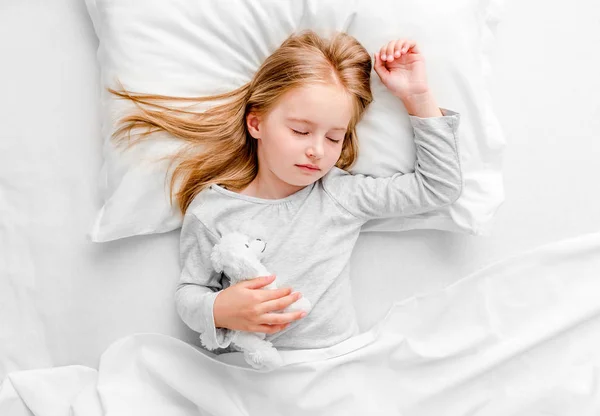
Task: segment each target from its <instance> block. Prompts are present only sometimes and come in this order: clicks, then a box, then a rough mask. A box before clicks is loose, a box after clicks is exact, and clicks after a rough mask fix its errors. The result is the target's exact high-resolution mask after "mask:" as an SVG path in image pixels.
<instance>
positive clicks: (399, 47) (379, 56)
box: [374, 39, 429, 101]
mask: <svg viewBox="0 0 600 416" xmlns="http://www.w3.org/2000/svg"><path fill="white" fill-rule="evenodd" d="M374 68H375V72H377V75H379V78H380V79H381V82H382V83H383V84H384V85H385V86H386V87H387V88H388V89H389V90H390V92H391V93H392V94H394V95H395V96H396V97H398V98H400V99H401V100H403V101H404V100H406V99H408V98H410V97H411V96H415V95H419V94H423V93H426V92H428V91H429V86H428V84H427V77H426V73H425V60H424V58H423V55H421V53H420V50H419V48H418V47H417V43H416V42H415V41H412V40H406V39H398V40H392V41H390V42H389V43H388V44H387V45H384V46H382V47H381V49H380V50H379V52H377V53H375V65H374Z"/></svg>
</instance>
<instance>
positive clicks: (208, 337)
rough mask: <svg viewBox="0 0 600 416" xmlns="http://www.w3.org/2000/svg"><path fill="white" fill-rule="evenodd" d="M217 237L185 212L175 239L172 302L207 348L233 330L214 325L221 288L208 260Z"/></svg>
mask: <svg viewBox="0 0 600 416" xmlns="http://www.w3.org/2000/svg"><path fill="white" fill-rule="evenodd" d="M217 241H218V238H217V236H215V235H214V234H213V233H212V232H210V230H208V229H207V228H206V227H205V226H204V224H203V223H202V222H201V221H200V220H199V219H198V218H197V217H196V215H194V214H193V213H191V212H188V213H186V215H185V216H184V218H183V224H182V227H181V237H180V243H179V253H180V254H179V255H180V257H179V259H180V265H181V276H180V280H179V284H178V285H177V289H176V291H175V304H176V307H177V313H178V314H179V316H180V317H181V319H182V320H183V322H184V323H185V324H186V325H187V326H189V327H190V328H191V329H193V330H194V331H196V332H199V333H200V334H201V336H200V339H201V341H202V344H203V345H204V346H205V347H206V348H207V349H209V350H214V349H217V348H226V347H228V346H229V344H230V342H231V339H232V337H233V334H234V331H231V330H229V329H227V328H216V327H215V320H214V315H213V307H214V302H215V298H216V297H217V295H218V291H219V290H221V289H223V286H222V283H221V280H220V279H221V274H220V273H217V272H216V271H215V270H214V269H213V268H212V264H211V261H210V253H211V251H212V248H213V246H214V245H215V244H216V243H217Z"/></svg>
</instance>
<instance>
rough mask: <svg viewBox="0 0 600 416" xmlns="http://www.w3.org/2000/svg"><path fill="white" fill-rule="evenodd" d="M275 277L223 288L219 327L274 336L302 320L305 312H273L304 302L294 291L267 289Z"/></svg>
mask: <svg viewBox="0 0 600 416" xmlns="http://www.w3.org/2000/svg"><path fill="white" fill-rule="evenodd" d="M273 280H275V276H261V277H257V278H254V279H250V280H246V281H243V282H239V283H236V284H234V285H232V286H229V287H228V288H226V289H223V290H221V291H220V292H219V294H218V295H217V297H216V298H215V303H214V307H213V315H214V319H215V326H216V327H219V328H229V329H233V330H239V331H248V332H264V333H265V334H273V333H275V332H278V331H281V330H282V329H284V328H286V327H287V326H288V325H289V324H290V323H291V322H293V321H296V320H298V319H301V318H302V317H303V316H301V315H302V313H303V311H296V312H291V313H271V312H274V311H279V310H282V309H285V308H286V307H288V306H289V305H291V304H292V303H294V302H296V301H297V300H298V299H300V297H301V295H300V293H298V292H296V293H291V292H292V288H279V289H266V290H262V289H261V288H262V287H263V286H266V285H268V284H269V283H271V282H272V281H273Z"/></svg>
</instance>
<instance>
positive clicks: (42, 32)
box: [0, 0, 600, 377]
mask: <svg viewBox="0 0 600 416" xmlns="http://www.w3.org/2000/svg"><path fill="white" fill-rule="evenodd" d="M599 19H600V5H598V4H597V3H596V2H593V1H592V0H582V1H580V2H578V4H577V6H576V7H575V6H574V5H573V4H571V3H565V2H559V1H541V0H521V1H519V2H517V1H514V0H513V1H507V3H506V6H505V10H504V15H503V20H502V22H501V23H500V25H499V27H498V43H497V49H496V52H495V53H494V66H493V67H494V72H495V79H494V83H493V84H492V85H491V86H490V87H491V88H492V96H493V99H494V105H495V108H496V111H497V113H498V116H499V119H500V121H501V124H502V127H503V129H504V132H505V135H506V138H507V142H508V146H507V148H506V151H505V159H504V173H505V193H506V202H505V203H504V205H503V206H502V207H501V208H500V210H499V211H498V213H497V214H496V221H495V225H494V228H493V232H492V236H489V237H473V236H466V235H459V234H453V233H448V232H442V231H428V230H425V231H423V230H421V231H408V232H404V233H399V234H396V233H373V234H363V235H361V236H360V238H359V241H358V244H357V246H356V249H355V253H354V257H353V260H352V268H353V269H352V276H353V283H354V297H355V300H356V304H357V309H358V311H359V313H360V314H361V316H360V323H361V326H362V328H363V329H366V328H368V327H370V326H371V325H372V324H373V323H375V322H376V321H377V320H378V319H380V318H381V317H382V315H383V314H384V313H385V311H387V310H388V309H389V307H390V305H391V304H392V302H393V301H395V300H399V299H404V298H407V297H409V296H412V295H414V294H420V293H425V292H428V291H431V290H434V289H438V288H441V287H443V286H446V285H447V284H449V283H451V282H453V281H456V280H458V279H459V278H461V277H463V276H466V275H467V274H469V273H471V272H472V271H474V270H476V269H478V268H480V267H482V266H484V265H486V264H489V263H491V262H492V261H495V260H498V259H502V258H505V257H507V256H510V255H513V254H516V253H519V252H522V251H524V250H527V249H530V248H533V247H536V246H538V245H540V244H543V243H546V242H551V241H556V240H559V239H563V238H567V237H571V236H577V235H580V234H583V233H587V232H591V231H597V230H600V214H599V213H600V195H599V193H598V192H597V190H598V185H597V178H598V177H600V167H599V165H598V157H600V141H598V133H597V132H598V130H599V128H600V106H599V104H598V103H599V98H598V95H597V92H598V91H600V85H599V84H600V79H598V77H597V75H596V74H597V73H599V72H600V62H599V61H598V55H597V54H595V52H594V51H595V50H596V49H597V45H598V44H599V43H600V30H599V29H598V21H599ZM96 42H97V41H96V39H95V35H94V33H93V30H92V27H91V22H90V21H89V18H88V16H87V12H86V10H85V5H84V4H83V2H80V1H76V0H55V1H53V2H47V1H42V0H29V1H24V2H16V1H13V2H2V3H1V4H0V56H1V57H2V64H1V65H0V120H1V122H2V129H1V130H0V312H1V313H0V376H1V377H3V376H4V374H5V373H6V372H8V371H12V370H17V369H27V368H39V367H44V366H62V365H68V364H83V365H86V366H90V367H94V368H95V367H97V364H98V357H99V355H100V354H101V353H102V352H103V351H104V350H105V349H106V348H107V347H108V346H109V345H110V344H111V343H112V342H114V341H115V340H117V339H119V338H121V337H123V336H126V335H128V334H131V333H136V332H159V333H163V334H167V335H172V336H176V337H180V338H182V339H185V340H189V341H192V340H195V338H196V337H195V334H194V333H192V332H191V331H188V330H187V329H186V328H185V326H184V325H183V324H182V323H181V322H180V321H179V319H178V318H177V316H176V312H175V310H174V306H173V302H172V293H173V289H174V286H175V284H176V280H177V277H178V276H177V275H178V269H179V265H178V263H177V248H178V237H179V230H176V231H173V232H170V233H168V234H164V235H153V236H144V237H134V238H130V239H125V240H121V241H116V242H111V243H104V244H101V245H98V244H92V243H90V242H88V241H87V240H86V238H85V232H86V231H87V230H88V229H89V226H90V223H91V221H93V217H94V214H95V212H96V211H97V209H98V208H99V207H100V205H101V201H100V199H99V196H98V195H97V188H96V183H97V175H98V172H99V169H100V166H101V159H100V155H101V140H100V137H99V119H98V108H97V102H98V97H99V92H98V91H97V89H96V88H97V87H96V85H97V79H98V73H97V67H96V61H95V51H96V48H97V43H96ZM385 276H395V277H396V278H395V279H394V280H393V281H390V279H389V278H385ZM359 277H360V279H359ZM382 287H385V290H382Z"/></svg>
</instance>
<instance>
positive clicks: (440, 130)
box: [323, 108, 463, 222]
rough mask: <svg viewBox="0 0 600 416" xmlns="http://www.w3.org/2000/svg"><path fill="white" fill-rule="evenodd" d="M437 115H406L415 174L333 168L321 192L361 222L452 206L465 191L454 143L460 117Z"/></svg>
mask: <svg viewBox="0 0 600 416" xmlns="http://www.w3.org/2000/svg"><path fill="white" fill-rule="evenodd" d="M440 110H441V111H442V114H443V116H442V117H427V118H421V117H417V116H412V115H409V118H410V122H411V124H412V127H413V130H414V141H415V145H416V155H417V160H416V162H415V169H414V173H412V172H411V173H402V172H398V173H395V174H394V175H392V176H390V177H382V178H375V177H371V176H366V175H363V174H355V175H352V174H350V173H349V172H346V171H344V170H342V169H339V168H336V167H334V168H333V169H332V170H331V171H330V172H328V174H327V175H326V176H324V177H323V188H324V189H325V191H326V192H327V193H328V194H329V195H330V196H331V197H332V198H333V199H334V200H335V201H336V202H337V203H338V204H339V205H340V206H341V207H342V208H344V209H345V210H346V211H348V212H350V213H351V214H352V215H354V216H355V217H357V218H359V219H361V220H362V221H363V222H366V221H368V220H371V219H376V218H384V217H393V216H407V215H414V214H418V213H422V212H426V211H431V210H434V209H436V208H440V207H443V206H446V205H450V204H452V203H454V202H455V201H456V200H457V199H458V198H459V196H460V195H461V192H462V187H463V178H462V171H461V165H460V157H459V149H458V143H457V139H458V134H457V132H458V126H459V123H460V114H459V113H456V112H454V111H452V110H448V109H445V108H440Z"/></svg>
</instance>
